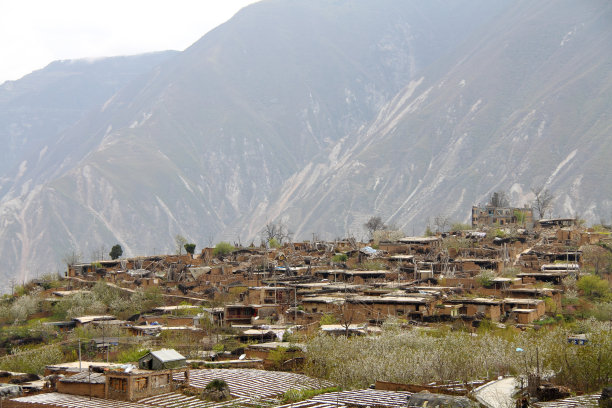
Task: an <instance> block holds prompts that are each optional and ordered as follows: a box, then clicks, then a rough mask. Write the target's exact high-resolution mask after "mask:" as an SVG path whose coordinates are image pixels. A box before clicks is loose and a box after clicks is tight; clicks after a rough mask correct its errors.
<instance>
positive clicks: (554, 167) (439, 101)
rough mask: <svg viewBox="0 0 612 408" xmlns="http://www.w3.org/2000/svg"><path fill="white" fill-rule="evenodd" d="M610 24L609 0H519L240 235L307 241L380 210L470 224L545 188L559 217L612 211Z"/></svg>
mask: <svg viewBox="0 0 612 408" xmlns="http://www.w3.org/2000/svg"><path fill="white" fill-rule="evenodd" d="M611 21H612V5H611V4H609V3H606V2H595V1H593V2H571V1H563V2H559V1H540V2H529V1H523V2H515V4H514V5H513V6H512V7H511V8H510V9H508V10H507V11H506V12H505V13H504V14H503V15H501V16H500V17H499V18H498V19H495V20H493V21H492V22H491V24H489V25H488V26H486V27H484V28H483V29H482V30H480V31H478V32H476V33H474V35H473V36H472V37H470V38H469V39H468V40H467V41H466V42H465V43H464V44H463V45H462V46H461V47H459V48H458V49H457V50H456V51H455V52H453V53H451V54H450V55H449V56H447V57H445V58H443V59H441V60H440V61H438V62H436V64H435V66H433V67H431V69H427V70H424V71H423V72H422V76H420V77H419V78H415V80H413V81H412V82H411V84H410V85H408V86H407V87H406V88H405V89H404V90H403V91H402V92H400V93H399V94H398V95H397V96H396V97H395V98H394V99H393V100H392V101H390V102H389V103H388V104H387V105H386V106H385V107H384V108H383V109H382V110H381V111H380V114H379V115H378V117H377V119H376V120H375V121H374V122H373V123H372V124H371V125H370V126H369V127H368V128H366V129H364V130H363V131H361V132H358V133H356V134H354V135H350V136H348V137H346V138H345V139H343V140H340V141H339V142H338V143H337V144H336V145H335V146H334V147H333V148H332V149H331V150H330V152H329V153H328V154H326V155H321V156H319V157H318V158H316V159H315V160H313V161H312V162H311V163H309V164H308V165H306V166H305V167H304V169H302V170H300V171H299V172H296V173H295V174H294V175H293V176H292V177H291V178H290V179H288V180H287V182H286V183H285V184H284V185H283V187H282V188H281V189H280V191H279V193H278V195H277V196H276V197H275V199H274V200H273V201H271V202H270V203H269V204H266V205H261V206H260V207H259V208H258V209H257V210H256V211H255V212H254V213H253V214H249V215H248V216H246V217H245V218H244V219H242V220H240V221H239V224H242V225H246V228H245V229H244V232H243V233H244V234H245V235H250V234H254V233H255V232H256V231H258V230H259V229H260V228H261V226H262V225H263V224H264V223H265V222H266V220H268V219H270V218H271V217H280V218H284V219H286V220H287V221H288V222H289V224H290V226H291V227H292V228H293V230H294V231H295V233H296V235H297V236H308V234H310V233H312V232H319V233H320V235H321V236H322V237H324V238H333V237H335V236H337V235H339V234H343V233H353V234H355V235H357V236H358V237H361V236H362V234H363V229H362V225H363V223H364V222H365V220H366V219H367V218H368V217H370V216H372V215H374V214H378V215H382V216H383V217H384V218H385V219H386V221H388V222H391V223H394V224H396V225H397V226H398V227H400V228H403V229H404V230H405V231H406V232H408V233H411V232H413V231H414V232H416V233H421V232H422V231H423V230H424V227H425V224H426V223H427V218H428V217H432V218H433V217H434V216H436V215H445V216H447V217H449V218H450V219H454V220H461V221H466V222H467V221H468V220H469V211H470V207H471V205H472V204H476V203H479V202H480V203H484V202H486V200H487V198H488V196H489V195H490V194H491V193H492V192H493V191H496V190H506V191H509V192H510V193H511V196H512V199H513V201H514V203H515V204H516V205H522V204H523V203H527V202H529V201H530V200H531V199H532V195H531V193H530V188H531V187H533V186H537V185H545V186H546V188H548V189H550V190H551V191H553V192H554V194H555V195H556V197H557V198H556V200H555V208H554V212H553V214H555V215H560V216H573V215H576V214H577V215H579V216H580V217H583V218H586V219H588V220H590V221H595V222H597V221H599V220H600V218H604V219H609V217H610V216H612V182H611V181H610V180H611V176H612V161H611V160H610V154H611V153H612V137H610V135H611V131H612V116H611V114H610V113H611V112H610V101H611V100H612V69H611V68H612V54H611V53H610V52H609V50H610V47H609V44H612V25H611V24H610V22H611Z"/></svg>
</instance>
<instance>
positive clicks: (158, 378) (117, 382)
mask: <svg viewBox="0 0 612 408" xmlns="http://www.w3.org/2000/svg"><path fill="white" fill-rule="evenodd" d="M181 372H182V373H183V374H184V378H185V380H184V382H185V383H188V382H189V369H187V368H181V369H168V370H141V369H134V370H132V371H129V372H126V371H125V370H110V371H108V372H106V395H105V398H106V399H113V400H119V401H136V400H139V399H142V398H147V397H151V396H154V395H159V394H165V393H169V392H173V391H175V390H176V389H177V388H178V387H179V386H180V385H181V382H178V381H176V379H175V378H174V376H175V375H176V374H178V373H181Z"/></svg>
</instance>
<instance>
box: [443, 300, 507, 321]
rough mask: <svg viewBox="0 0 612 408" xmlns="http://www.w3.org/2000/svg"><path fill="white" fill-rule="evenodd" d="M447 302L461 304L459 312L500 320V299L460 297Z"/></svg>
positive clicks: (473, 316)
mask: <svg viewBox="0 0 612 408" xmlns="http://www.w3.org/2000/svg"><path fill="white" fill-rule="evenodd" d="M444 303H445V304H449V305H453V304H461V307H460V308H459V314H461V315H464V316H467V317H470V318H479V317H486V318H488V319H491V320H493V321H499V318H500V317H501V312H502V301H501V300H499V299H487V298H459V299H448V300H446V301H445V302H444Z"/></svg>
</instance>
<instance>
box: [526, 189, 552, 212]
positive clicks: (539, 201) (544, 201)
mask: <svg viewBox="0 0 612 408" xmlns="http://www.w3.org/2000/svg"><path fill="white" fill-rule="evenodd" d="M531 192H532V193H533V194H534V195H535V199H534V201H533V208H535V210H536V211H537V212H538V218H540V219H541V218H543V217H544V214H546V211H548V210H549V209H550V208H551V207H552V203H553V200H554V199H555V196H553V195H552V193H551V192H550V191H549V190H548V189H547V188H544V186H543V185H540V186H536V187H532V188H531Z"/></svg>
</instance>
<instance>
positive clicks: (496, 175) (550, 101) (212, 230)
mask: <svg viewBox="0 0 612 408" xmlns="http://www.w3.org/2000/svg"><path fill="white" fill-rule="evenodd" d="M609 17H610V6H609V5H608V4H607V3H605V2H596V1H590V2H570V1H561V2H559V1H552V0H548V1H547V0H543V1H541V2H535V3H534V2H529V1H519V2H515V1H509V0H499V1H491V0H487V1H484V0H482V1H474V0H470V1H467V0H464V1H455V2H452V3H448V2H445V1H428V2H420V1H406V0H382V1H378V2H371V1H367V0H353V1H334V2H330V1H327V0H313V1H300V0H269V1H264V2H261V3H256V4H253V5H251V6H248V7H246V8H245V9H243V10H241V11H240V12H239V13H238V14H236V16H234V17H233V18H232V19H231V20H229V21H228V22H227V23H225V24H223V25H222V26H220V27H218V28H217V29H215V30H213V31H212V32H210V33H208V34H206V35H205V36H204V37H203V38H202V39H200V40H199V41H198V42H196V43H195V44H194V45H193V46H191V47H190V48H188V49H187V50H185V51H184V52H182V53H178V54H175V55H173V56H172V57H171V58H167V59H165V60H164V61H160V62H159V64H156V65H155V67H154V68H152V69H150V70H149V71H148V72H143V73H141V75H135V76H134V77H133V78H132V79H131V80H130V81H129V82H126V83H123V84H122V87H121V89H120V90H118V91H117V92H116V93H112V94H111V95H112V96H111V95H107V96H106V97H105V98H101V100H99V101H96V102H95V103H94V102H93V101H92V105H91V106H87V107H85V106H83V108H84V110H86V112H81V114H80V115H81V116H79V120H78V122H77V123H72V124H67V125H66V127H63V126H62V127H61V129H60V128H59V127H58V131H57V132H56V133H54V134H53V135H52V136H49V137H48V139H45V141H44V143H42V142H38V145H37V144H36V143H33V144H32V145H31V146H30V143H27V142H23V146H25V147H23V152H27V154H29V155H30V156H29V157H30V159H28V160H27V163H26V165H23V166H21V167H19V166H20V165H21V163H23V161H24V160H23V159H17V160H14V163H13V164H11V166H12V168H13V169H14V168H15V166H16V165H17V166H18V167H17V172H16V173H15V170H13V173H11V172H10V171H7V172H4V173H3V174H6V175H7V176H6V177H5V178H6V180H7V181H6V183H5V184H4V185H5V186H7V187H4V188H8V190H9V192H7V193H4V195H3V196H2V199H1V200H0V225H2V228H1V230H0V256H1V257H2V259H3V260H4V261H5V262H4V266H3V269H2V271H1V272H2V274H3V275H4V276H19V279H25V278H28V277H32V276H34V275H35V274H36V273H44V272H50V271H55V270H59V269H61V268H62V266H61V258H62V256H63V255H65V254H67V253H69V252H70V251H72V250H73V249H74V250H75V251H77V252H80V253H81V254H83V256H84V257H85V258H89V256H88V255H90V254H91V253H92V252H96V253H99V252H104V251H103V250H101V247H102V246H105V247H106V252H108V250H109V249H110V246H111V245H113V244H115V243H117V242H118V243H120V244H121V245H122V247H123V248H124V253H125V254H126V255H143V254H151V253H154V252H169V251H172V250H173V249H172V248H173V241H174V236H175V235H176V234H181V235H184V236H186V237H188V238H189V239H190V240H191V241H193V242H195V243H197V244H198V246H199V247H202V246H204V245H210V244H213V243H214V242H216V241H217V240H219V239H231V240H235V241H237V240H242V241H243V243H249V242H250V241H251V240H256V241H255V242H258V239H257V236H258V235H259V232H260V231H261V228H262V227H263V225H265V223H266V222H268V221H273V220H279V219H282V220H284V221H286V222H287V224H288V225H289V226H290V228H291V229H292V230H293V231H294V232H295V236H296V238H305V237H308V236H310V234H311V233H313V232H316V233H318V234H319V235H321V236H323V237H331V238H333V237H335V236H339V235H344V234H346V233H351V234H360V233H361V228H362V224H363V222H364V221H365V220H366V219H367V218H368V217H369V216H371V215H374V214H380V215H383V216H384V217H385V218H386V219H387V221H389V222H393V223H395V224H396V225H398V226H399V227H402V228H404V229H405V230H406V232H412V231H411V229H412V228H414V229H415V231H416V233H419V232H421V231H422V229H423V228H424V225H425V223H426V217H427V216H435V215H438V214H445V215H447V216H448V217H452V218H453V219H465V218H467V216H468V213H469V209H470V207H471V205H472V204H473V203H477V202H479V201H484V200H485V199H486V197H487V195H488V194H489V193H490V192H491V191H494V190H499V189H506V190H509V191H511V192H512V198H513V199H514V200H515V201H517V202H518V201H520V202H525V201H527V200H529V194H528V191H529V187H530V186H531V185H534V183H537V184H546V186H547V187H548V188H550V189H551V190H552V191H553V192H554V193H555V194H556V195H557V200H556V203H557V209H556V210H557V211H565V212H579V213H581V214H583V215H584V216H585V217H589V218H591V219H592V218H595V217H601V216H605V215H606V214H607V213H606V211H608V212H609V209H610V207H611V206H612V203H610V197H611V195H610V187H611V186H610V185H609V184H610V183H609V182H608V183H606V180H607V179H606V177H607V176H609V174H610V173H611V171H610V164H609V160H605V159H606V158H607V157H609V155H610V152H612V146H610V138H609V137H608V136H607V135H608V134H609V130H610V123H611V121H610V117H609V108H608V107H607V106H606V104H607V102H608V101H609V100H610V72H612V71H610V69H609V67H610V57H609V55H608V54H609V53H606V52H605V50H606V49H607V46H606V45H607V44H608V43H609V40H610V26H609V24H607V21H610V20H609ZM151 65H153V64H151ZM25 79H26V78H24V79H23V80H20V81H17V82H16V83H15V84H14V85H13V86H17V85H18V84H19V83H20V82H21V81H24V80H25ZM85 88H86V87H83V88H82V91H83V92H84V90H85ZM79 89H81V88H79ZM3 100H4V99H3V98H2V96H0V101H3ZM6 106H12V105H10V104H8V105H6ZM85 108H86V109H85ZM15 140H18V141H19V140H21V139H20V138H19V137H16V138H15ZM41 146H44V148H43V147H41ZM43 150H44V153H42V154H40V152H41V151H43ZM20 154H22V153H20ZM23 154H25V153H23ZM10 157H11V158H12V157H19V154H17V155H13V154H11V155H10ZM11 160H13V159H11ZM0 191H6V190H4V189H3V190H0Z"/></svg>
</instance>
